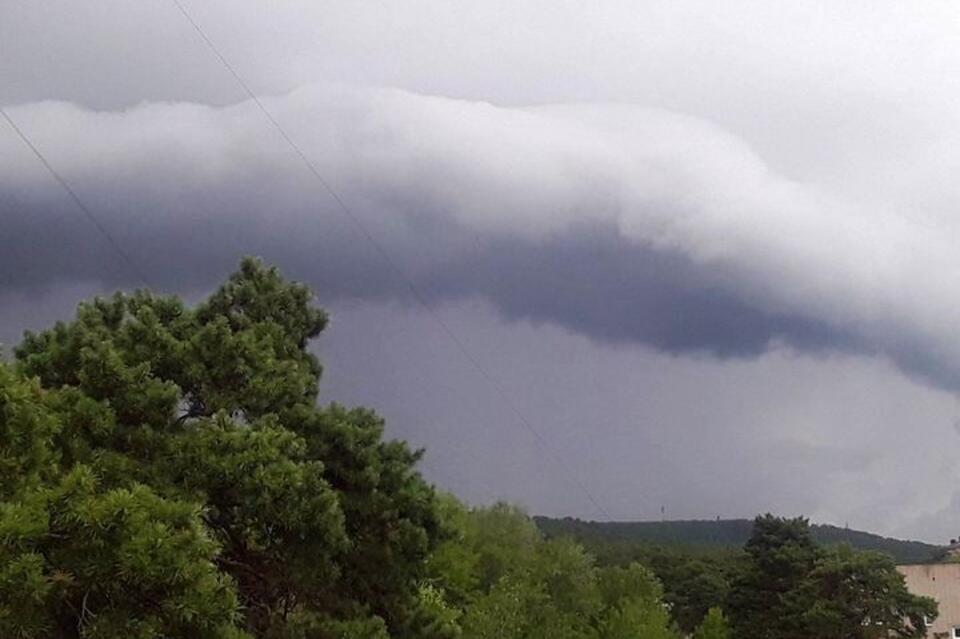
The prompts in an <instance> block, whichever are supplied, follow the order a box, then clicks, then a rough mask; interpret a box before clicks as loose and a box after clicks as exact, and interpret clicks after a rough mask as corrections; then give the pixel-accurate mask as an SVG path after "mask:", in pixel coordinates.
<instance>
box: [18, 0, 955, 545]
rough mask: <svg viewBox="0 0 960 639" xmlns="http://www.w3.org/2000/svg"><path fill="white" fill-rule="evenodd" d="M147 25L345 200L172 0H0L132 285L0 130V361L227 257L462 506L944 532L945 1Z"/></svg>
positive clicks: (303, 5) (72, 179)
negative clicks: (302, 311)
mask: <svg viewBox="0 0 960 639" xmlns="http://www.w3.org/2000/svg"><path fill="white" fill-rule="evenodd" d="M180 2H182V3H183V6H184V7H185V8H186V10H187V11H188V13H190V14H191V16H192V17H193V19H194V20H195V21H196V22H197V23H198V24H199V25H200V27H201V28H202V29H203V30H204V31H205V32H206V34H207V35H208V36H209V38H210V40H211V41H212V42H213V43H214V44H215V46H216V47H217V48H218V49H219V51H220V52H221V53H222V55H223V56H224V58H225V59H226V60H227V61H229V63H230V64H231V65H232V66H233V67H234V68H235V69H236V71H237V72H238V73H239V75H240V76H241V77H242V78H243V79H244V80H245V81H246V83H247V84H248V85H249V87H250V88H251V89H252V90H253V91H254V92H255V93H256V95H257V96H258V97H259V99H260V100H261V103H262V105H263V106H264V107H265V108H266V109H267V110H268V111H269V112H270V114H271V116H272V117H274V118H275V119H276V121H277V122H279V123H280V125H281V126H282V127H283V129H284V130H285V131H286V132H287V133H288V134H289V136H290V138H291V139H292V140H294V141H295V143H296V145H297V146H298V147H299V148H300V149H302V151H303V152H304V154H305V155H306V156H307V157H308V158H309V159H310V162H311V163H312V164H313V166H314V167H315V168H316V169H317V170H318V171H319V173H320V174H322V176H323V178H324V179H325V180H326V181H327V183H328V184H329V185H330V186H332V187H333V189H334V190H335V191H336V193H337V194H338V195H339V197H340V199H341V200H342V201H343V202H344V203H345V204H346V206H347V207H348V209H349V214H347V213H346V212H345V211H344V210H342V209H341V208H340V206H339V205H338V204H337V203H336V202H335V201H334V200H333V199H332V198H331V196H330V194H329V193H328V192H327V190H326V189H325V188H324V187H323V186H322V185H321V184H320V183H319V182H318V180H317V179H316V177H315V176H314V175H313V174H311V173H310V171H308V170H307V169H306V168H305V166H304V163H303V162H302V161H301V159H300V158H299V157H298V156H297V155H296V153H295V152H293V150H292V149H291V148H290V146H289V145H288V144H287V143H286V142H285V141H284V139H283V138H282V136H281V135H280V134H279V133H278V132H277V131H276V130H275V129H274V128H273V127H272V125H271V123H270V122H269V120H268V119H267V118H266V117H265V116H264V114H263V113H262V112H261V111H260V110H259V109H258V107H257V106H256V105H255V104H254V103H253V102H252V101H251V100H249V99H248V96H247V95H246V93H245V91H244V89H243V87H241V86H240V85H239V84H238V83H237V81H236V80H235V78H233V77H232V75H231V74H230V73H229V71H228V70H227V69H226V68H224V66H223V65H222V64H221V63H220V61H219V60H218V59H217V57H216V56H215V55H214V54H213V53H212V52H211V51H210V50H209V49H208V48H207V46H206V45H205V43H204V41H203V40H202V39H201V38H200V36H199V34H198V33H197V32H196V31H195V30H194V29H193V27H192V26H191V25H190V23H189V22H188V21H187V20H186V19H185V17H184V16H183V15H182V14H181V13H180V12H179V10H178V9H177V6H176V4H174V2H173V0H139V1H137V2H130V1H129V0H98V1H97V2H87V3H76V2H69V1H67V0H29V1H27V0H0V105H2V106H3V107H4V109H5V111H6V112H7V113H8V114H9V116H10V117H11V118H13V120H14V121H15V122H16V123H17V124H18V126H19V127H20V128H21V129H22V131H23V132H24V133H25V134H26V135H27V136H29V137H30V139H31V140H32V141H33V143H34V144H35V145H36V146H37V148H38V149H39V150H40V151H41V152H42V153H43V154H44V155H45V157H46V158H47V160H48V161H49V162H50V164H51V165H52V166H53V167H54V168H55V169H56V170H57V171H58V172H59V173H60V174H61V175H62V176H63V178H64V179H65V180H66V181H67V182H68V183H69V184H70V186H71V187H72V188H73V189H74V190H75V192H76V193H77V194H78V196H79V197H80V198H81V199H82V200H83V202H84V203H85V204H86V206H87V207H88V208H89V209H90V210H91V211H92V212H94V214H95V215H96V217H97V219H98V220H99V222H100V224H101V225H102V226H103V227H104V228H105V229H107V231H108V233H109V234H110V235H111V236H112V237H113V238H114V240H115V241H116V242H117V243H118V244H119V245H120V246H122V247H123V248H124V250H125V251H126V252H127V254H128V255H129V257H130V259H131V260H132V262H133V263H134V266H135V268H133V267H131V265H130V264H129V263H128V262H127V261H125V260H124V259H123V258H122V256H120V255H118V253H117V252H116V251H115V250H114V248H113V247H112V246H111V245H110V243H109V242H108V241H107V239H106V238H105V237H104V236H103V235H102V234H101V233H100V232H98V230H97V228H96V227H95V226H94V225H93V224H92V223H91V221H90V220H89V219H88V218H87V217H86V216H85V215H84V214H83V212H82V211H80V210H78V209H77V207H76V206H75V205H74V203H73V202H72V201H71V200H70V199H69V197H68V196H67V194H66V193H65V192H64V191H63V190H62V189H61V188H60V187H59V185H58V184H57V183H56V182H55V181H54V180H53V179H52V178H51V176H50V175H49V174H48V173H47V172H46V171H45V170H44V168H43V166H42V165H41V164H40V163H39V162H38V161H37V159H36V157H35V156H33V155H32V153H31V152H30V150H29V149H28V148H27V147H26V146H25V145H24V144H23V143H22V142H21V141H20V140H19V139H18V138H17V136H16V135H15V134H14V132H13V131H12V129H11V128H10V127H8V126H7V125H6V123H5V122H2V121H0V216H2V219H0V222H2V224H0V341H2V342H4V343H6V344H14V343H16V341H17V340H18V339H19V336H20V334H21V333H22V331H23V330H24V329H26V328H34V329H36V328H42V327H44V326H46V325H48V324H49V323H51V322H53V321H55V320H56V319H58V318H63V317H68V316H69V314H70V313H71V312H72V309H73V307H74V306H75V304H76V303H77V301H78V300H80V299H83V298H85V297H88V296H90V295H94V294H98V293H103V292H108V291H112V290H115V289H116V288H129V287H134V286H138V285H141V283H142V282H141V276H142V277H143V278H145V279H146V280H148V281H149V283H150V284H151V285H152V286H154V287H156V288H158V289H160V290H162V291H165V292H176V293H180V294H183V295H186V296H188V298H190V299H198V298H199V297H201V296H202V295H203V294H204V293H206V292H208V291H209V290H210V289H211V287H213V286H215V285H216V284H217V283H218V282H219V281H220V280H221V279H222V278H223V277H224V276H225V275H226V274H227V273H229V271H230V269H231V268H232V267H233V266H234V265H235V264H236V262H237V260H238V259H239V257H240V256H242V255H244V254H256V255H260V256H262V257H264V258H265V259H266V260H268V261H270V262H274V263H277V264H278V265H280V266H281V267H282V268H283V269H284V271H285V272H286V273H287V274H289V275H290V276H292V277H295V278H297V279H301V280H304V281H306V282H309V283H310V284H311V285H312V286H313V287H314V289H315V290H316V292H317V297H318V300H319V302H320V303H321V304H322V305H324V306H325V307H327V308H328V309H329V310H330V311H331V314H332V318H333V320H332V324H331V326H330V328H329V329H328V331H326V332H325V333H324V335H323V336H322V337H321V338H320V340H318V343H317V344H316V348H317V349H318V351H319V353H320V355H321V357H322V358H323V360H324V362H325V364H326V368H327V373H326V378H325V381H324V384H323V395H324V399H337V400H340V401H345V402H349V403H362V404H366V405H370V406H373V407H375V408H377V409H378V410H379V411H380V412H381V413H382V414H384V415H385V417H386V418H387V419H388V423H389V432H390V434H391V435H393V436H397V437H403V438H406V439H408V440H409V441H411V442H412V443H413V444H415V445H417V446H425V447H426V448H427V451H428V452H427V456H426V461H425V466H424V472H425V474H426V475H427V476H428V477H429V478H430V479H431V480H433V481H435V482H436V483H437V484H438V485H440V486H442V487H444V488H447V489H450V490H453V491H454V492H456V493H457V494H458V495H460V496H461V497H463V498H465V499H468V500H470V501H471V502H473V503H481V502H487V501H490V500H492V499H495V498H505V499H510V500H512V501H516V502H519V503H521V504H523V505H525V506H526V507H527V508H528V509H529V510H530V511H532V512H535V513H543V514H551V515H573V516H580V517H585V518H606V517H612V518H615V519H652V518H659V517H660V516H661V507H663V508H664V510H665V515H666V516H667V517H668V518H711V519H712V518H714V517H717V516H720V517H752V516H753V515H755V514H756V513H758V512H765V511H773V512H776V513H781V514H787V515H791V514H805V515H808V516H810V517H812V518H813V519H814V520H816V521H822V522H827V523H835V524H839V525H844V524H849V525H850V526H851V527H857V528H863V529H868V530H871V531H874V532H879V533H883V534H890V535H897V536H907V537H913V538H919V539H925V540H930V541H944V540H946V539H947V538H949V537H951V536H952V537H956V536H957V535H958V534H960V464H958V463H957V461H958V456H960V403H958V401H957V393H958V392H960V339H958V338H957V335H958V330H957V329H958V327H960V251H958V250H957V245H958V241H960V215H958V213H957V211H958V205H960V188H958V187H957V186H956V176H957V175H958V174H960V111H958V109H957V106H956V105H957V104H958V103H960V80H958V78H960V47H957V46H956V43H957V42H958V41H960V4H957V3H956V2H954V1H944V2H932V1H929V2H927V1H921V2H911V3H905V2H901V1H889V2H882V1H877V0H871V1H869V2H867V1H863V2H858V1H850V2H843V3H837V2H826V1H824V2H815V1H813V0H803V1H798V2H776V3H772V2H769V0H757V1H755V2H754V1H752V0H739V1H737V2H722V3H717V2H707V1H703V2H693V1H685V0H663V1H652V0H646V1H644V2H636V1H634V0H630V1H627V0H616V1H613V0H610V1H605V2H595V1H589V2H587V1H582V2H573V1H563V0H536V1H534V0H527V1H521V2H517V1H515V0H511V1H506V0H504V1H502V2H501V1H498V0H485V1H484V2H475V1H473V2H467V1H464V2H460V1H455V0H434V1H421V0H408V1H407V2H403V3H399V2H367V1H364V0H359V1H358V0H345V1H343V2H339V1H334V0H296V1H295V0H243V1H242V2H237V1H236V0H230V1H227V0H204V1H203V2H200V1H198V0H180ZM411 287H412V288H413V289H415V291H416V292H417V294H416V295H414V294H413V293H411ZM451 334H452V335H453V336H455V338H456V340H458V341H459V342H460V345H458V344H457V343H456V342H455V340H454V337H452V336H451ZM461 346H462V348H461ZM584 488H585V490H584ZM588 493H589V494H588ZM594 502H596V503H594ZM597 504H599V506H600V508H597Z"/></svg>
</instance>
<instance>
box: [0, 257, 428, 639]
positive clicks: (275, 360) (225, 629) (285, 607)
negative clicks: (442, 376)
mask: <svg viewBox="0 0 960 639" xmlns="http://www.w3.org/2000/svg"><path fill="white" fill-rule="evenodd" d="M326 323H327V317H326V315H325V314H324V313H323V312H322V311H321V310H319V309H317V308H315V307H314V306H313V305H312V304H311V296H310V292H309V291H308V290H307V289H306V288H305V287H304V286H301V285H299V284H295V283H291V282H288V281H286V280H284V279H283V278H282V277H281V276H280V275H279V273H278V272H277V271H276V270H275V269H272V268H268V267H266V266H264V265H263V264H261V263H259V262H258V261H256V260H252V259H248V260H244V262H243V263H242V264H241V267H240V270H239V271H238V272H237V273H235V274H234V275H232V276H231V277H230V279H229V281H228V282H227V283H226V284H224V285H223V286H222V287H221V288H220V289H219V290H218V291H217V292H215V293H214V294H213V295H212V296H211V297H210V298H209V299H207V300H206V301H204V302H202V303H201V304H199V305H198V306H196V307H195V308H187V307H186V306H185V305H184V304H183V303H182V302H181V301H180V300H179V299H177V298H175V297H161V296H156V295H153V294H151V293H148V292H145V291H138V292H136V293H134V294H132V295H124V294H117V295H115V296H114V297H112V298H110V299H96V300H93V301H91V302H88V303H84V304H82V305H81V306H80V307H79V309H78V311H77V314H76V317H75V319H74V320H72V321H70V322H63V323H59V324H57V325H56V326H55V327H53V328H52V329H50V330H47V331H43V332H41V333H37V334H28V335H27V336H26V337H25V339H24V340H23V342H22V344H21V345H20V346H19V347H18V348H17V349H16V351H15V355H16V361H15V363H14V364H13V365H12V366H4V367H2V368H0V436H2V443H3V445H2V446H0V479H2V482H0V593H2V595H3V596H0V636H3V637H81V636H82V637H121V636H122V637H181V636H183V637H187V636H189V637H221V636H222V637H240V636H256V637H277V638H279V637H304V638H306V637H328V636H329V637H334V636H343V637H371V638H372V637H385V636H388V634H387V633H389V636H394V637H433V636H435V635H433V634H432V631H431V630H430V628H431V623H432V620H431V619H430V618H429V617H430V614H431V609H430V607H429V606H425V605H424V602H422V601H421V599H420V594H421V593H420V590H419V584H420V582H421V581H422V578H423V575H424V570H425V560H426V558H427V556H428V555H429V553H430V551H431V550H432V549H433V548H434V547H435V546H436V545H437V544H438V543H439V542H440V541H441V540H442V539H443V531H442V529H441V527H440V523H439V515H438V510H437V504H436V496H435V494H434V491H433V489H432V488H431V487H430V486H428V485H427V484H426V483H425V482H424V481H423V480H422V479H421V478H420V476H419V474H418V473H417V472H416V462H417V460H418V459H419V453H418V452H416V451H411V450H410V449H408V448H407V446H406V445H405V444H403V443H401V442H391V441H385V440H384V439H383V423H382V421H381V420H380V418H379V417H377V416H376V415H375V414H374V413H372V412H370V411H368V410H364V409H346V408H343V407H341V406H337V405H332V406H328V407H317V405H316V398H317V388H318V383H319V378H320V373H321V367H320V365H319V363H318V361H317V360H316V358H315V357H314V356H313V355H312V354H311V353H310V351H309V350H308V348H307V346H308V344H309V342H310V340H311V339H313V338H314V337H316V336H317V335H318V334H319V333H320V331H321V330H322V329H323V328H324V326H325V325H326Z"/></svg>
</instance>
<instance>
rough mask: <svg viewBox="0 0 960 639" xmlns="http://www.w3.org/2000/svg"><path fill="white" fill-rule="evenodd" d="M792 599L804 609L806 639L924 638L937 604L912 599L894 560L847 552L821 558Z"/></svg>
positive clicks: (832, 551) (827, 553)
mask: <svg viewBox="0 0 960 639" xmlns="http://www.w3.org/2000/svg"><path fill="white" fill-rule="evenodd" d="M797 597H798V598H799V599H800V600H801V601H803V602H804V603H805V605H806V608H807V609H806V611H805V612H804V613H803V615H802V625H803V628H804V630H805V632H804V635H805V636H808V637H811V639H821V638H822V639H828V638H830V637H850V638H851V639H870V638H880V637H884V638H885V637H894V636H899V637H917V638H919V637H923V636H925V634H926V626H925V621H924V619H925V618H926V619H930V620H932V619H935V618H936V616H937V605H936V602H935V601H934V600H932V599H930V598H928V597H918V596H916V595H913V594H911V593H910V592H909V591H908V590H907V587H906V585H905V584H904V581H903V576H902V575H901V574H900V573H899V572H898V571H897V569H896V566H894V563H893V560H892V559H890V557H889V556H888V555H885V554H883V553H879V552H869V551H867V552H855V551H853V550H851V549H850V548H849V547H848V546H840V547H838V548H832V549H830V550H828V551H825V552H824V553H823V556H822V557H820V559H819V560H818V561H817V565H816V567H815V568H814V569H813V571H812V572H811V573H810V575H808V577H807V579H806V580H805V583H804V584H803V586H802V587H801V588H800V591H799V593H798V594H797Z"/></svg>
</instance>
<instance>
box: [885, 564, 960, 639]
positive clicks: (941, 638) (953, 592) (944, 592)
mask: <svg viewBox="0 0 960 639" xmlns="http://www.w3.org/2000/svg"><path fill="white" fill-rule="evenodd" d="M897 570H899V571H900V573H901V574H902V575H903V577H904V581H906V583H907V589H908V590H910V592H912V593H913V594H915V595H926V596H927V597H933V598H934V599H936V600H937V605H938V607H939V609H940V616H939V617H937V619H936V620H935V621H934V622H933V624H932V625H931V626H930V627H928V628H927V637H930V639H953V637H954V634H953V629H954V628H960V563H956V564H914V565H909V566H897ZM958 636H960V635H958Z"/></svg>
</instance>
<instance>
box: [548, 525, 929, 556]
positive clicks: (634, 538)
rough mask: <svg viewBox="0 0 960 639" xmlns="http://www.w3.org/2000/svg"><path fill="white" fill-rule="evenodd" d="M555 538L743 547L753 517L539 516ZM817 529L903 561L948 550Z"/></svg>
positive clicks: (816, 533)
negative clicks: (627, 518)
mask: <svg viewBox="0 0 960 639" xmlns="http://www.w3.org/2000/svg"><path fill="white" fill-rule="evenodd" d="M534 519H535V521H536V522H537V525H538V526H539V527H540V529H541V530H542V531H543V533H544V534H545V535H547V536H549V537H558V536H572V537H574V538H576V539H579V540H581V541H583V542H627V543H630V542H647V543H655V544H666V545H678V546H699V547H704V546H706V547H710V546H713V547H718V546H719V547H726V548H741V547H743V545H744V544H745V543H746V541H747V539H748V538H749V537H750V532H751V530H752V528H753V521H751V520H749V519H718V520H702V521H635V522H595V521H582V520H580V519H572V518H569V517H565V518H563V519H554V518H550V517H535V518H534ZM810 528H811V532H812V533H813V537H814V539H815V540H816V541H818V542H819V543H821V544H828V545H829V544H838V543H844V542H845V543H848V544H850V545H851V546H853V547H854V548H857V549H859V550H879V551H882V552H885V553H888V554H889V555H891V556H892V557H893V558H894V560H895V561H896V562H897V563H901V564H906V563H924V562H928V561H931V560H932V559H934V558H935V557H937V556H938V555H939V554H941V553H942V552H943V548H942V547H940V546H935V545H933V544H926V543H923V542H920V541H904V540H901V539H891V538H889V537H881V536H880V535H874V534H872V533H868V532H863V531H860V530H850V529H848V528H839V527H837V526H829V525H824V524H814V525H812V526H811V527H810Z"/></svg>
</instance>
